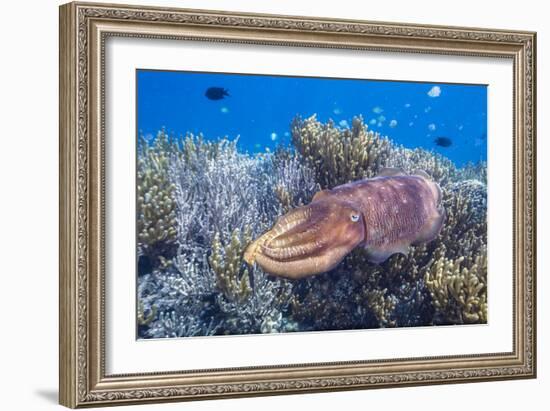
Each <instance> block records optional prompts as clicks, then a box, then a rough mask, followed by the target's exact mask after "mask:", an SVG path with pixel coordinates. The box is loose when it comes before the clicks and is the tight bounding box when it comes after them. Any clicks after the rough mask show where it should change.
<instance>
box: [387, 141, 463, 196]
mask: <svg viewBox="0 0 550 411" xmlns="http://www.w3.org/2000/svg"><path fill="white" fill-rule="evenodd" d="M386 165H387V166H388V167H396V168H402V169H403V170H405V171H406V172H407V173H409V174H411V173H414V172H415V171H416V170H424V171H425V172H426V173H428V174H429V175H430V177H431V178H432V179H433V180H434V181H436V182H437V183H439V184H440V185H441V186H444V185H446V184H447V183H450V182H452V181H455V180H456V179H457V178H458V170H457V168H456V166H455V165H454V163H453V162H452V161H451V160H449V159H448V158H447V157H444V156H442V155H441V154H439V153H436V152H434V151H428V150H425V149H423V148H415V149H410V148H405V147H403V146H393V147H392V150H391V153H390V155H389V158H388V161H387V163H386Z"/></svg>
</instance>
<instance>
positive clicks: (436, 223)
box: [412, 206, 446, 245]
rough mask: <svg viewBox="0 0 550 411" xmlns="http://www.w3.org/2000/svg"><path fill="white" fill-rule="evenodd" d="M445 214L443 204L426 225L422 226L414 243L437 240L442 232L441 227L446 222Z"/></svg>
mask: <svg viewBox="0 0 550 411" xmlns="http://www.w3.org/2000/svg"><path fill="white" fill-rule="evenodd" d="M445 216H446V213H445V209H444V208H443V207H441V206H440V207H438V209H437V214H435V215H433V216H432V217H431V218H430V219H429V220H428V221H427V222H426V223H425V224H424V227H422V230H420V232H419V233H418V236H417V237H416V238H415V240H414V241H413V242H412V244H413V245H417V244H422V243H427V242H429V241H432V240H435V239H436V238H437V236H438V235H439V233H440V232H441V228H442V227H443V223H444V222H445Z"/></svg>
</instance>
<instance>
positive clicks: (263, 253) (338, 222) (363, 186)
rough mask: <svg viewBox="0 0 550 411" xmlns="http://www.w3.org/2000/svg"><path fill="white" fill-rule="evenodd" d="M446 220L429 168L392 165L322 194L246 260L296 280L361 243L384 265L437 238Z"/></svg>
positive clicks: (256, 244) (331, 264)
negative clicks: (406, 169) (405, 168)
mask: <svg viewBox="0 0 550 411" xmlns="http://www.w3.org/2000/svg"><path fill="white" fill-rule="evenodd" d="M444 221H445V209H444V208H443V207H442V205H441V189H440V188H439V185H438V184H437V183H435V182H434V181H432V179H431V178H430V177H429V176H428V174H427V173H426V172H424V171H422V170H421V171H417V172H415V173H413V174H411V175H408V174H406V173H405V172H403V170H401V169H395V168H386V169H383V170H382V171H381V172H380V173H379V174H378V175H377V176H376V177H374V178H368V179H363V180H359V181H354V182H351V183H348V184H344V185H340V186H337V187H335V188H333V189H331V190H322V191H319V192H317V193H316V194H315V195H314V197H313V199H312V201H311V203H309V204H308V205H305V206H302V207H297V208H295V209H293V210H291V211H290V212H288V213H287V214H285V215H283V216H281V217H279V219H278V220H277V221H276V222H275V224H274V226H273V227H272V228H271V229H270V230H269V231H267V232H266V233H264V234H263V235H261V236H260V237H259V238H257V239H256V240H255V241H253V242H252V243H251V244H250V245H249V246H248V247H247V249H246V250H245V253H244V260H245V261H246V262H247V263H248V264H249V265H253V264H254V263H257V264H258V265H259V266H260V267H261V268H262V269H263V270H264V271H265V272H267V273H270V274H273V275H276V276H281V277H286V278H291V279H299V278H304V277H308V276H312V275H315V274H320V273H323V272H326V271H330V270H332V269H333V268H335V267H336V266H337V265H338V264H339V263H340V262H341V261H342V260H343V259H344V257H345V256H346V255H347V254H349V253H350V252H351V250H353V249H354V248H356V247H364V248H365V250H366V253H367V257H368V260H369V261H370V262H373V263H378V264H379V263H382V262H384V261H385V260H387V259H388V258H389V257H390V256H391V255H393V254H396V253H401V254H405V255H406V254H407V253H408V250H409V247H410V246H411V245H418V244H422V243H426V242H429V241H431V240H433V239H435V238H436V237H437V236H438V235H439V232H440V231H441V227H442V226H443V223H444Z"/></svg>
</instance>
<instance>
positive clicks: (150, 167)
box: [136, 130, 176, 265]
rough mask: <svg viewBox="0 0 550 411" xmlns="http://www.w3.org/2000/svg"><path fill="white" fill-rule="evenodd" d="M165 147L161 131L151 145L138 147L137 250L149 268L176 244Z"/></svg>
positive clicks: (172, 200) (140, 144) (173, 200)
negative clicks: (149, 265) (146, 261)
mask: <svg viewBox="0 0 550 411" xmlns="http://www.w3.org/2000/svg"><path fill="white" fill-rule="evenodd" d="M168 145H169V143H168V137H167V135H166V133H165V132H164V131H163V130H161V131H159V133H158V135H157V137H156V139H155V141H154V143H153V144H152V145H149V144H148V143H147V142H146V141H145V140H144V139H140V141H139V145H138V160H137V181H138V184H137V219H136V224H137V227H136V230H137V240H138V244H137V247H138V253H139V254H140V255H142V256H146V258H148V259H149V263H150V264H152V265H159V264H160V263H161V262H162V261H161V260H158V257H159V255H160V254H166V253H167V252H168V254H171V253H170V251H169V250H174V245H175V241H176V210H175V206H176V203H175V199H174V194H175V190H176V186H175V185H174V184H173V183H172V182H171V181H170V178H169V175H168V162H169V150H167V149H168Z"/></svg>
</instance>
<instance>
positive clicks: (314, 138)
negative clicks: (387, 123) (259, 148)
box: [292, 115, 391, 188]
mask: <svg viewBox="0 0 550 411" xmlns="http://www.w3.org/2000/svg"><path fill="white" fill-rule="evenodd" d="M292 142H293V144H294V146H295V147H296V149H297V150H298V152H299V153H300V154H301V155H302V156H303V158H304V159H305V161H306V163H307V164H308V165H309V166H310V167H311V168H312V169H313V171H314V172H315V175H316V179H317V182H318V183H319V184H320V185H321V188H332V187H335V186H337V185H340V184H345V183H348V182H350V181H354V180H358V179H361V178H365V177H372V176H374V175H375V174H376V173H377V171H378V169H379V168H380V167H381V166H383V165H384V164H385V163H386V160H387V158H388V156H389V153H390V149H391V143H390V142H389V140H388V139H386V138H382V137H380V135H379V134H378V133H374V132H373V131H369V130H368V128H367V125H366V124H365V123H364V122H363V118H362V117H355V118H354V119H353V122H352V127H351V129H350V128H338V127H336V126H335V124H334V123H333V122H332V121H329V122H327V123H326V124H322V123H320V122H319V121H317V118H316V116H315V115H313V116H311V117H309V118H307V119H305V120H302V119H301V118H299V117H297V118H295V119H294V121H293V123H292Z"/></svg>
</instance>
